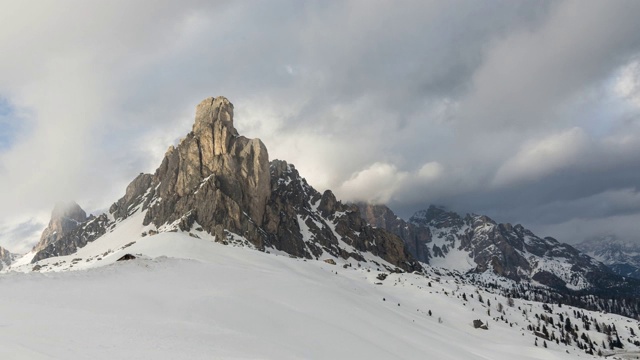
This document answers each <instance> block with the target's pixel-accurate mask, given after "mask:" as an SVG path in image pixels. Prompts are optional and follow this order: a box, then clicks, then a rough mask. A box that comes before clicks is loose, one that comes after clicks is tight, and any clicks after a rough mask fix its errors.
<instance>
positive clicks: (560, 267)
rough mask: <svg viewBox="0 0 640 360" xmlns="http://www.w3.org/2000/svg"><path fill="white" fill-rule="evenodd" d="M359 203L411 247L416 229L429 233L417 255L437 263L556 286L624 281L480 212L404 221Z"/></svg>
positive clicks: (432, 211)
mask: <svg viewBox="0 0 640 360" xmlns="http://www.w3.org/2000/svg"><path fill="white" fill-rule="evenodd" d="M360 207H361V209H363V215H364V216H365V217H366V218H367V220H368V221H369V222H371V223H373V224H376V225H377V226H381V227H384V228H385V229H387V230H389V231H391V232H394V233H396V234H398V235H399V236H401V237H402V238H403V240H404V241H405V242H407V243H408V248H409V249H412V250H413V249H420V246H416V245H415V242H416V235H415V234H417V233H418V231H417V230H416V229H421V230H422V231H425V232H427V233H429V234H430V236H428V237H427V236H423V238H427V240H426V241H424V243H423V244H422V246H424V247H426V249H425V250H424V251H423V252H422V253H415V252H414V255H416V256H418V258H419V259H420V260H422V261H424V262H427V263H429V264H430V265H433V266H437V267H442V268H447V269H452V270H458V271H462V272H471V273H478V274H479V273H484V272H487V271H488V272H491V273H494V274H497V275H499V276H502V277H505V278H507V279H511V280H514V281H521V280H527V281H532V282H534V283H538V284H541V285H544V286H548V287H551V288H554V289H556V290H586V289H592V290H598V291H601V290H605V289H609V288H616V287H619V286H621V285H622V286H624V284H622V283H623V281H622V279H621V278H618V277H616V276H615V275H614V274H613V273H612V272H611V271H610V270H609V269H608V268H607V267H606V266H604V265H603V264H602V263H600V262H598V261H596V260H594V259H593V258H591V257H589V256H587V255H585V254H583V253H580V252H579V251H578V250H576V249H575V248H573V247H571V246H570V245H567V244H563V243H560V242H558V241H557V240H555V239H553V238H550V237H547V238H540V237H538V236H536V235H535V234H533V233H532V232H531V231H529V230H527V229H525V228H524V227H523V226H522V225H515V226H514V225H511V224H499V223H496V222H495V221H493V220H492V219H490V218H489V217H487V216H482V215H475V214H471V215H469V214H467V215H466V216H464V217H463V216H461V215H459V214H457V213H455V212H450V211H447V210H445V209H443V208H440V207H436V206H430V207H429V208H428V209H427V210H422V211H418V212H417V213H416V214H414V215H413V216H412V217H411V218H410V219H409V221H408V222H404V221H403V220H401V219H397V217H395V215H394V214H393V213H392V212H390V210H388V209H387V211H384V208H383V209H382V210H380V208H381V207H382V206H380V205H375V206H372V205H360ZM385 208H386V207H385ZM381 214H382V216H381ZM389 219H391V220H389ZM414 251H415V250H414Z"/></svg>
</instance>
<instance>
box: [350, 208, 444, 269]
mask: <svg viewBox="0 0 640 360" xmlns="http://www.w3.org/2000/svg"><path fill="white" fill-rule="evenodd" d="M356 206H358V208H359V209H360V213H361V214H362V216H363V218H364V219H365V220H366V221H367V222H368V223H369V224H371V225H372V226H374V227H377V228H381V229H385V230H387V231H389V232H391V233H393V234H396V235H398V236H399V237H400V238H401V239H403V240H404V242H405V244H406V245H407V249H408V250H409V252H410V253H411V255H413V256H414V257H415V258H416V259H417V260H419V261H422V262H424V263H429V259H430V258H431V253H430V251H429V248H428V245H427V243H429V242H431V232H430V231H429V228H428V227H421V226H417V225H414V224H412V223H409V222H406V221H404V220H403V219H401V218H399V217H398V216H397V215H396V214H394V213H393V211H391V209H389V208H388V207H387V206H385V205H374V204H367V203H357V204H356Z"/></svg>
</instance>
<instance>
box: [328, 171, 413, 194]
mask: <svg viewBox="0 0 640 360" xmlns="http://www.w3.org/2000/svg"><path fill="white" fill-rule="evenodd" d="M408 176H409V174H408V173H406V172H403V171H398V169H397V168H396V167H395V166H394V165H391V164H386V163H380V162H376V163H373V164H371V166H369V167H368V168H366V169H364V170H362V171H359V172H357V173H355V174H353V176H351V179H349V180H347V181H345V182H344V183H343V184H342V186H341V187H340V188H339V189H338V190H337V193H338V195H339V196H340V197H342V198H344V199H348V200H352V201H368V202H372V203H386V202H388V201H389V200H390V199H391V197H392V196H393V195H394V193H395V192H396V191H397V190H398V188H399V187H400V186H402V183H403V182H404V181H405V180H406V179H407V177H408Z"/></svg>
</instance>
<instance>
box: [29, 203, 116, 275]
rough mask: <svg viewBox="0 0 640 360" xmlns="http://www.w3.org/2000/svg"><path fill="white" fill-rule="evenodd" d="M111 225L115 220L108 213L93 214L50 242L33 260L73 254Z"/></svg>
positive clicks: (102, 233) (33, 261)
mask: <svg viewBox="0 0 640 360" xmlns="http://www.w3.org/2000/svg"><path fill="white" fill-rule="evenodd" d="M111 226H113V222H112V221H110V220H109V218H108V216H107V215H106V214H102V215H100V216H98V217H94V216H91V217H90V218H89V220H87V221H85V222H84V223H82V224H80V225H78V226H77V227H75V228H74V229H73V230H70V231H68V232H67V233H65V234H64V235H63V236H62V237H60V239H58V241H56V242H53V243H50V244H49V245H47V246H45V247H44V248H43V249H42V250H40V251H38V252H37V253H36V254H35V256H34V257H33V260H31V262H32V263H36V262H38V261H40V260H42V259H47V258H50V257H54V256H63V255H69V254H73V253H74V252H76V250H78V249H79V248H81V247H84V246H85V245H87V244H88V243H90V242H92V241H94V240H95V239H97V238H99V237H100V236H102V235H104V234H105V233H106V232H107V231H108V230H109V228H110V227H111Z"/></svg>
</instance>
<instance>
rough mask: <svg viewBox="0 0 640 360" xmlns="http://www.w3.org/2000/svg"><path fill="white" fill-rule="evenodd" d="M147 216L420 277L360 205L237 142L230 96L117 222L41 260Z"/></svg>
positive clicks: (78, 236)
mask: <svg viewBox="0 0 640 360" xmlns="http://www.w3.org/2000/svg"><path fill="white" fill-rule="evenodd" d="M140 211H145V212H146V214H145V218H144V225H146V226H149V227H151V228H154V229H153V231H179V230H182V231H190V230H191V229H192V228H194V227H195V228H202V229H204V230H206V231H208V232H209V233H211V234H213V235H214V236H215V238H216V241H218V242H221V243H234V244H241V245H245V246H252V247H255V248H257V249H260V250H266V249H267V248H275V249H279V250H282V251H285V252H287V253H289V254H291V255H293V256H298V257H305V258H319V257H320V256H323V255H325V254H326V255H331V256H336V257H342V258H345V259H348V258H351V259H353V260H354V261H368V260H372V261H375V260H374V259H371V257H370V256H368V255H367V254H371V255H373V256H374V257H378V259H382V260H386V261H387V262H389V263H390V264H391V265H393V266H395V267H399V268H401V269H404V270H407V271H412V270H417V269H420V265H419V264H418V263H417V262H416V261H415V260H414V259H413V257H412V256H411V255H410V254H409V252H408V251H407V250H406V248H405V246H404V243H403V242H402V240H401V239H400V238H399V237H397V236H395V235H393V234H391V233H389V232H387V231H385V230H382V229H375V228H372V227H371V226H369V225H368V224H367V223H366V222H365V221H363V220H362V218H361V217H360V214H359V212H358V209H357V207H355V206H347V205H344V204H342V203H341V202H339V201H337V200H336V199H335V197H334V196H333V194H332V193H331V192H330V191H327V192H325V193H324V194H322V195H321V194H320V193H318V192H317V191H316V190H315V189H313V188H312V187H311V186H309V185H308V184H307V183H306V181H305V180H304V179H303V178H302V177H300V175H299V174H298V172H297V171H296V170H295V168H294V167H293V165H289V164H287V163H286V162H284V161H274V162H273V163H271V164H270V163H269V157H268V154H267V149H266V147H265V146H264V144H263V143H262V142H261V141H260V140H259V139H248V138H246V137H244V136H241V135H239V134H238V132H237V130H236V129H235V128H234V126H233V105H232V104H231V103H230V102H229V101H228V100H227V99H226V98H224V97H217V98H208V99H205V100H204V101H202V102H201V103H200V104H199V105H198V106H197V108H196V120H195V124H194V125H193V129H192V131H191V132H190V133H189V134H188V135H187V136H186V137H185V138H184V139H182V140H181V141H180V143H179V145H178V146H177V147H173V146H171V147H169V150H168V151H167V152H166V154H165V157H164V159H163V161H162V164H161V165H160V167H159V168H158V169H157V170H156V172H155V173H154V174H140V175H139V176H138V177H137V178H136V179H134V181H133V182H132V183H131V184H129V186H128V187H127V190H126V193H125V196H124V197H123V198H121V199H120V200H118V201H117V202H116V203H115V204H113V205H112V206H111V208H110V210H109V212H110V213H111V218H112V219H111V220H109V217H108V216H107V215H102V216H101V217H99V218H96V219H92V221H89V222H86V223H85V224H83V226H82V227H80V228H78V229H77V231H75V232H73V233H69V234H68V235H67V236H66V237H65V238H64V241H62V240H59V241H57V242H56V243H57V245H55V244H52V245H55V246H50V247H48V248H46V249H44V250H47V251H44V250H43V251H40V252H39V253H38V254H37V255H36V257H35V258H34V262H35V261H38V260H40V259H44V258H46V257H51V256H57V255H66V254H71V253H73V252H74V251H75V250H76V249H77V248H78V247H82V246H84V245H85V244H86V243H87V242H88V241H93V240H95V239H97V238H98V237H99V236H101V235H102V234H104V233H105V232H106V231H108V229H109V228H110V227H112V226H117V223H119V222H120V221H122V220H124V219H126V218H127V217H129V216H131V215H132V214H134V213H137V212H140ZM97 228H99V229H97ZM62 243H64V245H63V244H62Z"/></svg>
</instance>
